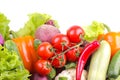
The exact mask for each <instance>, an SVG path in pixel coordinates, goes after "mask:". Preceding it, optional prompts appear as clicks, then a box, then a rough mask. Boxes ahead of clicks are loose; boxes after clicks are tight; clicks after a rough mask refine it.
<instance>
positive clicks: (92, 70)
mask: <svg viewBox="0 0 120 80" xmlns="http://www.w3.org/2000/svg"><path fill="white" fill-rule="evenodd" d="M110 56H111V47H110V45H109V43H108V42H107V41H105V40H102V41H101V42H100V47H99V49H98V50H97V51H96V52H95V53H94V54H93V55H92V58H91V61H90V67H89V71H88V79H87V80H106V73H107V69H108V65H109V61H110Z"/></svg>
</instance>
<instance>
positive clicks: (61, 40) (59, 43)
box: [52, 34, 70, 51]
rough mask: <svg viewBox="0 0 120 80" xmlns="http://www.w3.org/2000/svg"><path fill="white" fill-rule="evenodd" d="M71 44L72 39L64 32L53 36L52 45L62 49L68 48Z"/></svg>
mask: <svg viewBox="0 0 120 80" xmlns="http://www.w3.org/2000/svg"><path fill="white" fill-rule="evenodd" d="M69 44H70V41H69V39H68V37H67V36H66V35H64V34H57V35H56V36H54V37H53V38H52V45H53V46H54V47H55V48H56V49H58V50H60V51H64V50H66V49H67V48H68V46H69Z"/></svg>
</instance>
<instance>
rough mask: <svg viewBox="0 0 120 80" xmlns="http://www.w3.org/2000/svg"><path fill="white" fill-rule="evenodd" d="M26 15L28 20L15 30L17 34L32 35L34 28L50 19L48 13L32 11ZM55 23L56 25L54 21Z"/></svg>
mask: <svg viewBox="0 0 120 80" xmlns="http://www.w3.org/2000/svg"><path fill="white" fill-rule="evenodd" d="M28 16H29V20H28V21H27V22H26V23H25V25H24V27H23V28H21V29H20V30H18V31H17V32H16V34H17V36H26V35H32V36H34V33H35V31H36V29H37V28H38V27H39V26H41V25H43V24H45V23H46V22H47V21H48V20H50V19H51V16H50V15H48V14H41V13H33V14H29V15H28ZM55 24H56V25H57V23H56V21H55Z"/></svg>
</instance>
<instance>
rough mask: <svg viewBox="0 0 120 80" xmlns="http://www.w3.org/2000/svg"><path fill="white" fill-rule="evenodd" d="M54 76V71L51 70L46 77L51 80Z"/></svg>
mask: <svg viewBox="0 0 120 80" xmlns="http://www.w3.org/2000/svg"><path fill="white" fill-rule="evenodd" d="M55 76H56V70H55V69H54V68H52V71H51V72H50V74H48V75H47V77H48V79H49V80H52V79H53V78H54V77H55Z"/></svg>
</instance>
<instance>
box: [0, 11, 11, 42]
mask: <svg viewBox="0 0 120 80" xmlns="http://www.w3.org/2000/svg"><path fill="white" fill-rule="evenodd" d="M9 22H10V20H8V19H7V17H6V16H5V15H4V14H2V13H0V34H2V36H3V38H4V39H5V40H7V39H9V26H8V24H9Z"/></svg>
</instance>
